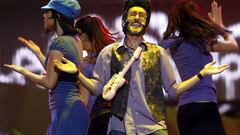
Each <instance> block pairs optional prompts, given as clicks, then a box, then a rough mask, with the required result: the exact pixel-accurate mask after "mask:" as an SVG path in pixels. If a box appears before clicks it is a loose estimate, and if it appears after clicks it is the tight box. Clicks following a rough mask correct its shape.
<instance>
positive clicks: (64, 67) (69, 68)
mask: <svg viewBox="0 0 240 135" xmlns="http://www.w3.org/2000/svg"><path fill="white" fill-rule="evenodd" d="M53 62H54V65H55V66H56V67H57V68H58V69H59V70H61V71H64V72H67V73H72V74H75V73H77V72H78V68H77V66H76V65H75V64H74V63H73V62H71V61H70V60H68V59H66V58H64V57H63V58H62V62H61V61H59V60H54V61H53Z"/></svg>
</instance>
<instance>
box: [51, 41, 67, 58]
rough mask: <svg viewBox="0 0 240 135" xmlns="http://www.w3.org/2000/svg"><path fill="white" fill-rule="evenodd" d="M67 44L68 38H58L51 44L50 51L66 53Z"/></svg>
mask: <svg viewBox="0 0 240 135" xmlns="http://www.w3.org/2000/svg"><path fill="white" fill-rule="evenodd" d="M66 45H67V43H66V40H64V39H63V38H62V37H59V38H56V39H55V40H54V41H53V42H52V44H51V45H50V47H49V51H51V50H57V51H59V52H62V53H63V54H65V53H66Z"/></svg>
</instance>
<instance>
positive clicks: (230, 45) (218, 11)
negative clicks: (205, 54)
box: [208, 0, 239, 52]
mask: <svg viewBox="0 0 240 135" xmlns="http://www.w3.org/2000/svg"><path fill="white" fill-rule="evenodd" d="M208 16H209V18H210V19H211V20H212V21H213V22H215V23H216V24H218V25H219V26H221V27H223V28H224V27H225V26H224V25H223V20H222V7H221V5H218V3H217V2H216V1H215V0H214V1H213V2H212V4H211V12H209V13H208ZM238 49H239V48H238V44H237V41H236V40H235V38H234V37H233V36H232V35H230V34H229V35H228V38H227V39H225V40H221V41H219V43H218V44H215V45H213V46H212V47H209V46H208V50H209V51H215V52H236V51H238Z"/></svg>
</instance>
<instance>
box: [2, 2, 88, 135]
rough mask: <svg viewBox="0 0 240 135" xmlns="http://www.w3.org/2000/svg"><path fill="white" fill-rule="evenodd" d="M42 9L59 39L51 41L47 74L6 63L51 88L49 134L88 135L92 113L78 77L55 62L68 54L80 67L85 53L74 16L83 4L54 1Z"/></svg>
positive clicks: (48, 23) (46, 26) (48, 27)
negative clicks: (78, 83) (81, 55)
mask: <svg viewBox="0 0 240 135" xmlns="http://www.w3.org/2000/svg"><path fill="white" fill-rule="evenodd" d="M42 9H43V10H44V11H45V12H44V14H43V17H44V28H45V29H46V30H47V31H53V32H55V33H56V34H57V38H55V39H53V40H52V41H51V42H50V47H49V52H48V55H47V57H46V59H45V63H46V64H45V65H46V66H45V67H46V72H47V74H46V75H43V76H41V75H37V74H34V73H32V72H30V71H29V70H27V69H25V68H23V67H19V66H16V65H5V66H7V67H9V68H10V69H13V70H15V71H16V72H19V73H21V74H23V75H24V76H26V77H27V78H28V79H30V80H31V81H34V82H35V83H37V84H40V85H42V86H44V87H46V88H48V89H50V90H49V107H50V110H51V123H50V124H49V126H48V130H47V135H86V134H87V127H88V113H87V110H86V108H85V106H84V105H83V103H82V102H81V101H80V96H79V92H78V86H77V85H76V82H77V77H76V75H73V74H68V73H65V72H61V71H58V70H56V69H55V68H54V65H53V60H54V59H58V60H60V59H61V57H67V58H68V59H71V61H72V62H74V63H75V64H76V65H77V66H78V67H79V66H80V59H79V55H80V54H81V52H80V49H79V46H78V44H77V42H76V40H75V39H74V35H75V34H77V30H76V29H75V28H74V27H73V24H74V19H75V18H76V17H77V16H78V15H79V13H80V5H79V3H78V2H77V1H76V0H64V1H63V0H51V1H50V2H49V3H48V4H47V5H46V6H44V7H42ZM39 56H40V55H39ZM39 58H40V61H41V59H42V60H43V59H44V57H39Z"/></svg>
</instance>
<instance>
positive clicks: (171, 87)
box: [161, 48, 228, 97]
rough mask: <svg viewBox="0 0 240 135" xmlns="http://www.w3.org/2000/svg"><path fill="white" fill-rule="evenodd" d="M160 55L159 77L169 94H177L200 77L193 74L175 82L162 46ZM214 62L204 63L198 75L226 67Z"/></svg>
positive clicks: (173, 95)
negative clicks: (186, 78)
mask: <svg viewBox="0 0 240 135" xmlns="http://www.w3.org/2000/svg"><path fill="white" fill-rule="evenodd" d="M161 55H162V56H161V63H162V64H161V69H162V76H161V78H162V80H163V87H164V89H165V90H166V91H167V93H168V94H169V95H170V96H172V97H175V96H179V95H181V94H182V93H184V92H186V91H187V90H189V89H190V88H192V87H193V86H194V85H195V84H197V83H198V82H199V81H200V78H199V77H198V76H197V75H194V76H193V77H191V78H189V79H188V80H185V81H183V82H180V83H177V82H176V77H175V74H174V71H173V69H172V65H171V64H170V62H169V59H168V56H167V53H166V51H165V50H164V49H163V48H161ZM215 63H216V62H215V61H213V62H210V63H208V64H207V65H205V66H204V68H203V69H202V70H201V71H200V72H199V73H200V75H201V76H202V77H206V76H210V75H214V74H219V73H221V72H223V71H224V70H226V69H227V68H228V65H223V66H215V65H214V64H215Z"/></svg>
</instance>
